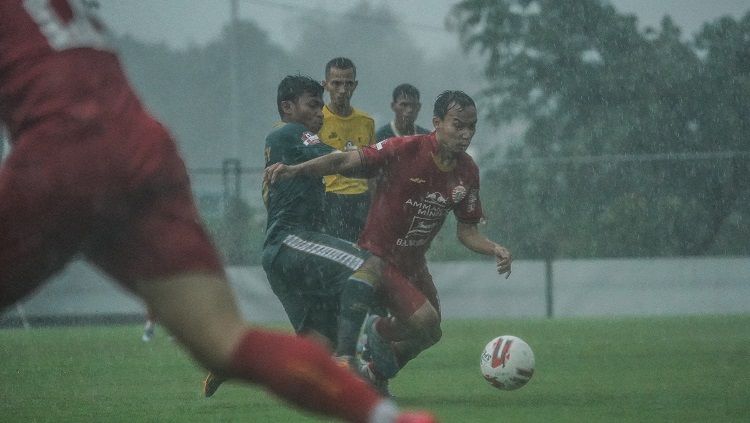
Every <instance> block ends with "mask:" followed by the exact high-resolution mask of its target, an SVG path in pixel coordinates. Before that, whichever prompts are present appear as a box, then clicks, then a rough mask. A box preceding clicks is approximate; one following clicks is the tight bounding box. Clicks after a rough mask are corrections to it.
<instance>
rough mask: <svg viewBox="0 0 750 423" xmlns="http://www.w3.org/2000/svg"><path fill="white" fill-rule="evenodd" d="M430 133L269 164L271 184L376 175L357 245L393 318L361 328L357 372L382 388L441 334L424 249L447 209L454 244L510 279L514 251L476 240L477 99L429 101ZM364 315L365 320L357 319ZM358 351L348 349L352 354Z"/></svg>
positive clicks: (454, 95) (456, 95) (448, 95)
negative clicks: (368, 357) (490, 260)
mask: <svg viewBox="0 0 750 423" xmlns="http://www.w3.org/2000/svg"><path fill="white" fill-rule="evenodd" d="M432 123H433V125H434V127H435V132H433V133H431V134H427V135H420V136H408V137H397V138H390V139H387V140H385V141H381V142H379V143H377V144H376V145H374V146H372V147H365V148H363V149H361V150H359V151H352V152H347V153H343V154H329V155H327V156H324V157H320V158H317V159H314V160H311V161H308V162H305V163H302V164H299V165H295V166H285V165H283V164H281V163H279V164H276V165H273V166H271V167H268V168H267V169H266V173H265V179H266V180H267V181H268V182H269V183H272V184H273V183H279V181H281V180H283V179H286V178H289V177H293V176H299V175H307V176H311V177H315V176H320V175H328V174H331V173H346V174H349V173H351V172H353V171H358V172H361V174H362V175H363V176H371V175H373V174H375V173H377V172H382V178H381V180H380V182H379V183H378V186H377V190H376V193H375V197H374V201H373V204H372V208H371V209H370V214H369V215H368V218H367V224H366V225H365V228H364V230H363V231H362V234H361V235H360V238H359V245H360V246H361V247H363V248H365V249H366V250H368V251H370V252H371V253H372V254H373V257H371V258H370V259H368V260H375V261H378V265H377V266H375V268H378V269H379V274H380V276H381V277H379V278H377V279H375V281H376V283H375V284H374V285H375V286H373V287H372V288H373V289H374V290H375V292H376V294H378V295H379V296H381V297H383V300H384V303H385V305H386V306H387V307H388V310H389V311H390V313H391V314H392V316H390V317H377V316H373V317H372V318H371V319H368V321H367V323H366V324H365V332H366V333H367V342H368V349H369V350H370V352H371V354H372V361H371V362H370V363H369V364H368V365H367V366H366V368H364V369H363V370H362V373H363V375H364V376H365V377H366V378H368V379H370V380H371V381H372V382H373V383H374V384H375V386H377V387H379V388H380V389H381V390H382V391H386V390H387V380H388V379H390V378H392V377H394V376H395V375H396V373H397V372H398V371H399V370H400V369H401V368H402V367H403V366H404V365H405V364H406V363H407V362H408V361H409V360H411V359H413V358H414V357H416V356H417V355H418V354H419V353H420V352H421V351H423V350H425V349H426V348H428V347H430V346H431V345H433V344H435V343H436V342H437V341H438V340H439V339H440V337H441V336H442V331H441V329H440V304H439V301H438V294H437V290H436V289H435V285H434V283H433V281H432V276H431V275H430V273H429V271H428V269H427V263H426V259H425V253H426V252H427V249H428V248H429V247H430V243H431V242H432V240H433V238H434V237H435V235H437V233H438V231H439V230H440V227H441V226H442V224H443V222H444V221H445V217H446V216H447V214H448V213H449V212H450V211H451V210H452V211H453V213H454V215H455V216H456V219H457V228H456V229H457V232H456V234H457V236H458V239H459V240H460V241H461V242H462V243H463V244H464V245H465V246H466V247H467V248H468V249H470V250H472V251H475V252H477V253H480V254H485V255H490V256H494V257H495V260H496V264H497V271H498V273H500V274H507V275H508V276H510V271H511V261H512V258H511V255H510V252H509V251H508V250H507V249H506V248H505V247H503V246H501V245H499V244H497V243H495V242H493V241H490V240H489V239H487V238H486V237H485V236H484V235H482V234H481V233H480V232H479V230H478V228H477V224H478V223H479V222H480V220H481V219H482V216H483V213H482V206H481V203H480V201H479V171H478V169H477V166H476V164H475V163H474V161H473V160H472V159H471V157H470V156H469V155H468V154H467V153H466V149H467V148H468V147H469V145H470V143H471V139H472V137H473V136H474V132H475V130H476V124H477V110H476V106H475V104H474V100H472V99H471V97H469V96H468V95H466V94H465V93H463V92H461V91H446V92H443V93H442V94H440V96H438V98H437V100H436V101H435V107H434V113H433V118H432ZM362 318H363V319H364V316H363V317H362ZM353 348H355V346H354V345H352V346H350V349H353Z"/></svg>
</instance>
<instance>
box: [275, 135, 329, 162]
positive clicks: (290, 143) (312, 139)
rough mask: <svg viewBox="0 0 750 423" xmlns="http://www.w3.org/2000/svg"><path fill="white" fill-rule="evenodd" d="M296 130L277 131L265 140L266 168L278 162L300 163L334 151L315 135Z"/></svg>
mask: <svg viewBox="0 0 750 423" xmlns="http://www.w3.org/2000/svg"><path fill="white" fill-rule="evenodd" d="M296 129H297V128H294V127H292V128H289V129H285V130H282V131H278V132H276V133H274V134H272V135H270V136H269V137H268V138H267V139H266V149H265V158H266V167H268V166H270V165H272V164H274V163H278V162H281V163H284V164H288V165H293V164H297V163H302V162H306V161H308V160H311V159H314V158H316V157H320V156H324V155H326V154H328V153H331V152H333V151H334V149H333V148H332V147H330V146H328V145H326V144H323V143H322V142H321V141H320V139H319V138H318V136H317V135H316V134H313V133H312V132H309V131H302V130H296Z"/></svg>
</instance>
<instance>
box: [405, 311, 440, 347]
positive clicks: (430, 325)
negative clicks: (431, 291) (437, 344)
mask: <svg viewBox="0 0 750 423" xmlns="http://www.w3.org/2000/svg"><path fill="white" fill-rule="evenodd" d="M408 326H409V329H410V330H411V331H413V332H414V333H417V334H433V333H436V332H435V331H437V332H440V315H439V314H438V312H437V310H435V308H434V307H433V306H432V304H430V303H429V302H425V303H424V304H423V305H422V306H421V307H420V308H419V309H418V310H417V311H415V312H414V314H412V316H411V317H410V318H409V320H408ZM437 336H438V339H440V338H439V336H440V335H437ZM429 337H430V338H432V337H434V336H433V335H430V336H429Z"/></svg>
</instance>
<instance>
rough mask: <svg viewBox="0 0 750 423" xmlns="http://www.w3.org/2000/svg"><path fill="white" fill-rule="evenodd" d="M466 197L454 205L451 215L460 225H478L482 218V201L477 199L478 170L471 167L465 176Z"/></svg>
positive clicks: (474, 166)
mask: <svg viewBox="0 0 750 423" xmlns="http://www.w3.org/2000/svg"><path fill="white" fill-rule="evenodd" d="M466 179H467V181H468V182H467V184H466V188H465V189H466V195H465V196H464V197H463V199H461V201H459V202H458V204H456V207H455V208H454V209H453V214H454V215H455V216H456V219H457V220H458V221H459V222H462V223H473V224H476V223H479V222H480V221H481V220H482V218H483V217H484V212H483V211H482V201H481V200H480V199H479V170H478V169H477V168H476V165H473V166H472V167H471V170H470V172H469V173H468V175H467V178H466Z"/></svg>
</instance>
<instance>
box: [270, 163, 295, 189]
mask: <svg viewBox="0 0 750 423" xmlns="http://www.w3.org/2000/svg"><path fill="white" fill-rule="evenodd" d="M292 174H293V172H292V171H291V169H290V168H289V166H287V165H285V164H284V163H281V162H277V163H274V164H272V165H270V166H268V167H267V168H266V170H265V171H264V172H263V183H264V184H268V185H273V184H274V183H275V182H276V181H277V180H282V179H286V178H291V177H292Z"/></svg>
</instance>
